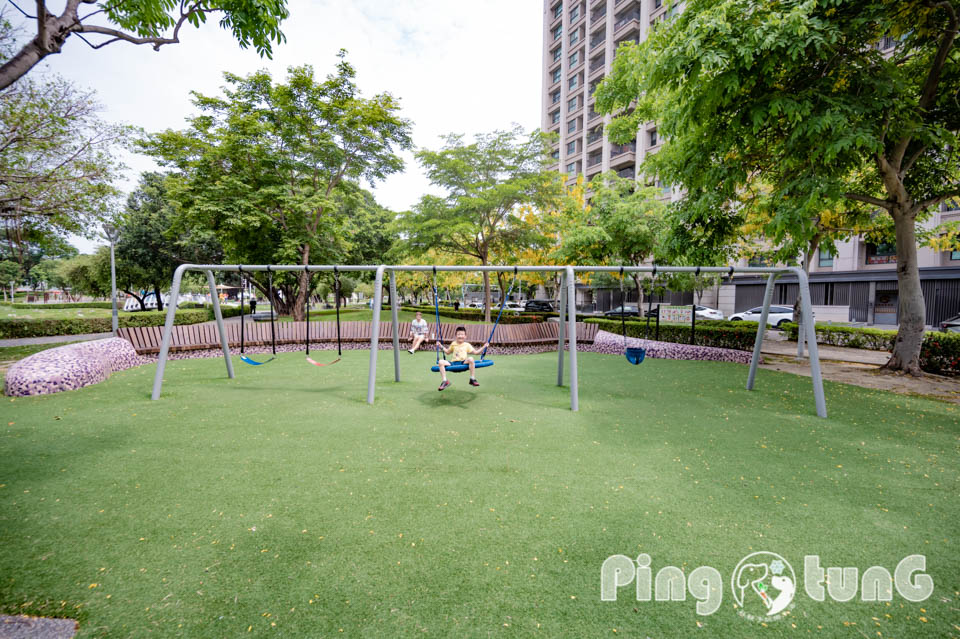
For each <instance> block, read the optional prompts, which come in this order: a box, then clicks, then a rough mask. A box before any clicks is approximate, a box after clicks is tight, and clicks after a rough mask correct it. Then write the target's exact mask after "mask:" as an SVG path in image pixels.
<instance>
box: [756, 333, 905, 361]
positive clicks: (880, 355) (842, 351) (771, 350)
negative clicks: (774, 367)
mask: <svg viewBox="0 0 960 639" xmlns="http://www.w3.org/2000/svg"><path fill="white" fill-rule="evenodd" d="M818 351H819V353H820V359H821V361H833V362H853V363H855V364H876V365H877V366H880V365H881V364H885V363H886V362H887V360H888V359H890V353H887V352H884V351H868V350H864V349H862V348H844V347H842V346H824V345H823V344H820V347H819V349H818ZM761 352H762V353H766V354H767V355H782V356H786V357H790V356H792V357H796V356H797V343H796V342H786V341H779V340H770V339H765V340H763V347H762V349H761ZM804 352H806V350H804Z"/></svg>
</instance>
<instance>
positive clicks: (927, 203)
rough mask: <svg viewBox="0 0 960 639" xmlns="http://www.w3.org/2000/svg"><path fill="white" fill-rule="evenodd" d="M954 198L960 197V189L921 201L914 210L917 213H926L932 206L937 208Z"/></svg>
mask: <svg viewBox="0 0 960 639" xmlns="http://www.w3.org/2000/svg"><path fill="white" fill-rule="evenodd" d="M952 197H960V188H954V189H951V190H949V191H946V192H944V193H940V194H939V195H934V196H932V197H928V198H927V199H925V200H921V201H920V202H917V204H916V205H914V207H913V209H914V211H915V212H917V213H920V212H921V211H925V210H927V209H928V208H930V207H931V206H937V205H938V204H940V203H941V202H945V201H946V200H949V199H950V198H952Z"/></svg>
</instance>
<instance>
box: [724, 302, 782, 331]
mask: <svg viewBox="0 0 960 639" xmlns="http://www.w3.org/2000/svg"><path fill="white" fill-rule="evenodd" d="M761 313H763V307H762V306H757V307H755V308H751V309H750V310H748V311H741V312H739V313H734V314H733V315H731V316H730V317H729V318H728V319H729V320H730V321H731V322H737V321H740V320H743V321H746V322H759V321H760V315H761ZM792 321H793V307H792V306H771V307H770V312H769V313H768V314H767V325H768V326H776V327H777V328H780V327H781V326H782V325H783V324H786V323H787V322H792Z"/></svg>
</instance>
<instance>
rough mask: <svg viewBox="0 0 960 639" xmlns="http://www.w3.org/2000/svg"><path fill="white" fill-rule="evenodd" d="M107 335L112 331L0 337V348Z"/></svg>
mask: <svg viewBox="0 0 960 639" xmlns="http://www.w3.org/2000/svg"><path fill="white" fill-rule="evenodd" d="M108 337H113V333H87V334H85V335H50V336H49V337H21V338H18V339H0V348H4V347H7V346H29V345H32V344H61V343H63V344H65V343H67V342H87V341H90V340H94V339H106V338H108Z"/></svg>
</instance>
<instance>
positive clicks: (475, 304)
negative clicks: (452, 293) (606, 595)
mask: <svg viewBox="0 0 960 639" xmlns="http://www.w3.org/2000/svg"><path fill="white" fill-rule="evenodd" d="M467 308H483V302H470V303H469V304H467Z"/></svg>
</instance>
